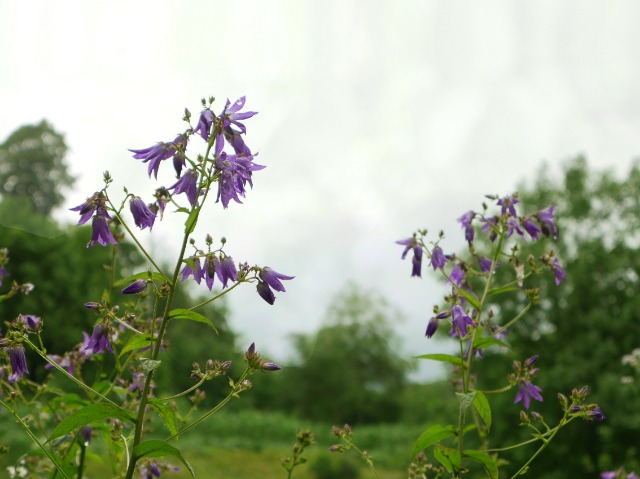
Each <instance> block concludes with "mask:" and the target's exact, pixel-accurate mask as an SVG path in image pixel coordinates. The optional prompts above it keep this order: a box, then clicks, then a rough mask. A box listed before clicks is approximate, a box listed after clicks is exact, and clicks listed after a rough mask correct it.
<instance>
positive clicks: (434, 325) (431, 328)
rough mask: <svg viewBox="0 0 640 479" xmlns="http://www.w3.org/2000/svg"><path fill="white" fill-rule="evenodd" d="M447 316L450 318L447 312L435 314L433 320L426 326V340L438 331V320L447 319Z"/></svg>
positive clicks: (449, 313)
mask: <svg viewBox="0 0 640 479" xmlns="http://www.w3.org/2000/svg"><path fill="white" fill-rule="evenodd" d="M449 316H451V312H450V311H449V310H447V311H442V312H440V313H438V314H436V315H435V316H434V317H433V318H431V319H430V320H429V323H428V324H427V331H426V332H425V333H424V335H425V336H426V337H427V338H430V337H432V336H433V335H434V334H436V331H437V330H438V326H440V320H441V319H445V318H448V317H449Z"/></svg>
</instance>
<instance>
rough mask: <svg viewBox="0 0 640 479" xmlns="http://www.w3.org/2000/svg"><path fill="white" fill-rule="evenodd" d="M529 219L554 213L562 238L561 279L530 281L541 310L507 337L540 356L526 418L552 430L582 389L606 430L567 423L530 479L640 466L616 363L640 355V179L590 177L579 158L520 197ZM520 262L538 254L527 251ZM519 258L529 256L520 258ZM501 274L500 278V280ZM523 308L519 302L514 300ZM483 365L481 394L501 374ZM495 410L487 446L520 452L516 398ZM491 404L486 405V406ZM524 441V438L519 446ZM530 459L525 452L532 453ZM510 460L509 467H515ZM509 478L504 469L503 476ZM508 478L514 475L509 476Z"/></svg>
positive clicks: (628, 393)
mask: <svg viewBox="0 0 640 479" xmlns="http://www.w3.org/2000/svg"><path fill="white" fill-rule="evenodd" d="M520 196H521V199H522V204H523V205H525V208H527V209H528V211H535V210H536V208H538V209H542V208H545V207H547V206H550V205H556V206H557V208H556V215H557V218H558V224H559V229H560V236H559V240H558V241H557V243H556V244H555V245H554V248H555V249H556V251H557V252H558V253H559V257H560V259H561V260H562V262H563V264H564V266H565V269H566V272H567V278H566V282H565V283H563V284H561V285H560V286H556V285H555V284H554V282H553V278H551V277H549V275H541V276H540V277H538V278H537V280H538V284H537V286H539V287H540V288H541V290H542V295H541V297H542V298H543V301H542V304H541V305H540V306H539V307H537V309H535V310H534V311H533V312H531V313H529V314H528V315H527V316H525V318H524V320H523V321H521V322H519V323H517V324H516V326H515V327H513V328H511V329H510V330H509V333H508V336H507V337H508V340H509V343H510V345H511V347H512V350H513V352H514V354H515V356H516V357H517V358H519V359H524V358H526V357H529V356H532V355H534V354H538V355H539V356H540V359H539V361H538V363H537V364H538V365H539V367H540V371H541V372H540V374H539V376H538V377H537V378H536V381H535V382H536V384H537V385H539V386H540V387H542V389H543V391H544V392H543V396H544V399H545V402H544V403H542V404H539V403H536V404H535V406H534V407H533V409H535V410H537V411H539V412H541V413H542V414H543V415H544V417H545V420H547V422H548V423H549V424H552V423H553V421H555V420H556V419H558V418H559V413H560V407H559V405H558V401H557V399H556V395H557V393H559V392H562V393H564V394H566V395H568V394H569V393H570V392H571V388H572V387H577V388H580V387H582V386H585V385H588V386H589V388H590V392H591V394H590V396H589V399H590V400H591V401H592V402H595V403H598V404H599V405H600V407H601V408H602V410H603V411H604V413H605V415H606V416H607V419H606V421H605V422H604V423H597V424H589V423H584V422H581V423H574V424H572V425H571V426H569V427H568V428H567V429H566V430H564V431H563V432H562V433H561V434H560V436H559V439H558V440H557V441H554V443H553V444H552V445H551V447H549V448H548V449H547V450H545V451H544V453H543V454H542V455H541V456H540V458H538V459H537V460H536V461H535V462H534V463H533V465H532V467H531V470H530V474H532V475H533V476H535V477H545V478H547V479H560V478H566V477H572V478H583V477H584V478H587V477H596V476H597V475H598V472H599V471H603V470H612V469H616V468H617V467H619V465H622V464H625V465H626V466H627V470H633V469H634V468H635V470H638V467H639V466H640V464H639V463H638V457H640V441H639V440H638V438H639V437H640V410H639V409H638V405H639V404H640V397H638V394H637V389H635V390H634V389H633V388H631V387H629V386H628V385H625V384H622V381H621V378H622V377H623V376H624V375H626V374H627V373H628V371H626V370H625V368H624V366H623V365H622V363H621V358H622V356H623V355H625V354H628V353H630V352H631V351H632V350H633V349H634V348H637V347H638V346H640V291H639V288H640V241H639V240H640V169H639V165H638V164H637V163H636V164H635V165H634V166H633V168H632V169H631V170H630V172H629V174H628V176H627V177H626V178H624V179H616V177H615V176H614V175H613V174H611V173H609V172H604V173H598V172H593V171H590V170H589V169H588V167H587V162H586V160H585V159H584V158H582V157H580V158H576V159H575V160H573V161H571V162H569V163H567V164H566V165H565V167H564V178H563V179H562V180H561V181H553V180H551V179H549V178H548V177H546V176H545V175H544V174H540V175H539V177H538V179H537V180H536V182H535V185H534V186H533V188H526V187H523V188H520ZM528 248H529V249H527V247H525V248H524V253H526V252H533V251H534V248H539V246H538V245H536V244H533V245H530V246H528ZM525 257H526V254H525ZM503 269H504V270H505V271H501V270H498V273H499V274H505V273H507V271H506V269H507V268H503ZM521 299H522V298H521ZM522 304H523V302H520V301H519V300H516V299H515V298H512V299H505V300H502V301H501V302H499V304H498V307H497V311H499V314H500V315H503V316H504V318H505V319H507V320H508V319H509V318H511V317H513V316H515V314H517V313H518V312H519V310H518V309H517V307H518V305H520V306H521V305H522ZM496 359H497V358H495V357H491V356H488V357H487V358H485V361H487V362H489V364H487V365H486V367H485V368H483V371H486V372H488V373H489V375H490V377H488V378H487V377H486V376H485V378H484V380H483V382H485V381H486V383H485V384H482V385H481V387H482V388H483V389H485V387H486V389H492V386H497V385H499V384H500V383H501V381H502V383H503V381H504V378H505V377H506V375H507V374H508V372H509V371H508V370H505V369H504V368H503V367H501V366H500V365H501V364H502V361H496ZM498 396H499V397H496V398H495V400H494V401H493V402H492V405H493V411H494V414H495V415H496V416H502V417H503V419H500V418H499V417H498V418H495V419H494V421H493V424H494V426H493V431H492V433H493V434H492V435H495V436H494V441H495V443H494V444H499V443H513V442H517V438H516V437H514V432H515V431H517V429H514V427H509V426H507V425H509V424H514V421H515V422H517V419H516V416H517V413H518V410H519V408H517V407H514V406H513V404H512V403H513V398H512V397H507V396H508V395H498ZM492 399H493V397H492ZM522 438H523V439H526V438H528V435H527V434H524V435H523V436H522ZM532 452H533V451H532V450H531V451H526V453H527V454H528V453H532ZM521 454H522V455H523V456H522V457H521V458H514V461H513V465H514V467H515V465H516V464H521V463H522V462H521V461H520V460H519V459H524V454H525V452H522V453H521ZM507 468H509V466H507ZM513 472H515V470H514V471H512V473H513Z"/></svg>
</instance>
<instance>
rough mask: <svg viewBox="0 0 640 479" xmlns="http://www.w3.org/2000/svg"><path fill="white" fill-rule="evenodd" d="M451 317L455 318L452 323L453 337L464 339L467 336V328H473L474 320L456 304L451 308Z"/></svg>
mask: <svg viewBox="0 0 640 479" xmlns="http://www.w3.org/2000/svg"><path fill="white" fill-rule="evenodd" d="M451 316H452V318H453V320H452V323H451V336H452V337H454V338H455V337H457V336H458V334H460V337H461V338H463V337H464V336H466V335H467V326H473V325H474V324H473V320H472V319H471V318H470V317H469V316H468V315H467V313H466V312H465V310H464V308H463V307H462V306H460V305H459V304H456V305H455V306H454V307H453V308H451Z"/></svg>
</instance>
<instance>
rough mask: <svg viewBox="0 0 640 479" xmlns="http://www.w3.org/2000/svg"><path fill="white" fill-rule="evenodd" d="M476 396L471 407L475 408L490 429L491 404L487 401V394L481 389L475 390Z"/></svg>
mask: <svg viewBox="0 0 640 479" xmlns="http://www.w3.org/2000/svg"><path fill="white" fill-rule="evenodd" d="M475 393H476V397H475V398H474V399H473V407H475V408H476V411H478V414H479V415H480V417H481V418H482V420H483V421H484V423H485V424H486V425H487V429H488V430H489V429H491V406H489V401H487V396H485V395H484V393H483V392H481V391H475Z"/></svg>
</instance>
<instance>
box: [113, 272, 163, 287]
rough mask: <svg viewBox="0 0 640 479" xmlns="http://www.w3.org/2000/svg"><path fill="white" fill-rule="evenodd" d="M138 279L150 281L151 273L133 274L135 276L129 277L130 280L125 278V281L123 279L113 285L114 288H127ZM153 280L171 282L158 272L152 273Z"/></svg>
mask: <svg viewBox="0 0 640 479" xmlns="http://www.w3.org/2000/svg"><path fill="white" fill-rule="evenodd" d="M137 279H149V271H143V272H142V273H136V274H133V275H131V276H129V277H128V278H124V279H121V280H119V281H116V282H115V283H113V287H114V288H119V287H120V286H125V285H128V284H131V283H133V282H134V281H135V280H137ZM151 279H152V280H153V281H162V282H165V281H166V282H169V280H168V279H167V278H165V277H164V276H162V275H161V274H160V273H156V272H151Z"/></svg>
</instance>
